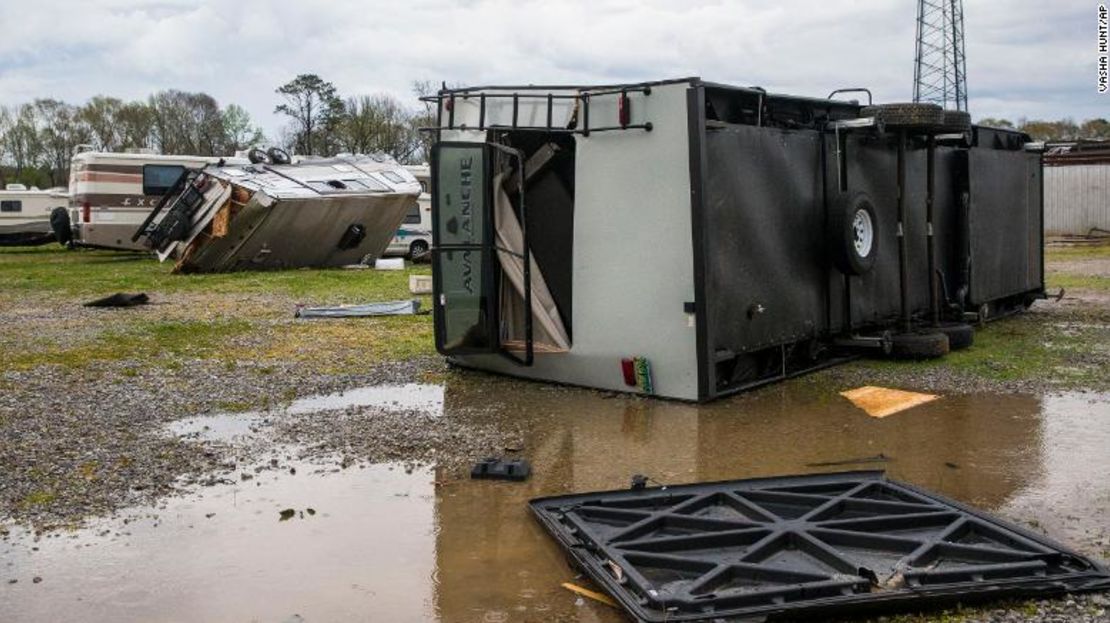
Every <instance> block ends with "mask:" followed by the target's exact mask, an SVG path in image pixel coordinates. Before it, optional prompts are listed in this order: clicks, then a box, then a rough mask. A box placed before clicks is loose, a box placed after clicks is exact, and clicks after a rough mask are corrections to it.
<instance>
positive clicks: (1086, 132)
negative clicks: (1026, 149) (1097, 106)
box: [977, 118, 1110, 142]
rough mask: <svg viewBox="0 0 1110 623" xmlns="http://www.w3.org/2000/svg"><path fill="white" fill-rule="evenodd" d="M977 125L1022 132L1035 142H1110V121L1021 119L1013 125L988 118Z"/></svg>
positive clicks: (1003, 120) (1008, 121) (1009, 122)
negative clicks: (1077, 121) (1079, 121)
mask: <svg viewBox="0 0 1110 623" xmlns="http://www.w3.org/2000/svg"><path fill="white" fill-rule="evenodd" d="M977 123H978V124H979V125H985V126H990V127H992V128H1010V129H1016V130H1020V131H1022V132H1025V133H1026V134H1028V135H1029V136H1031V137H1032V138H1033V140H1035V141H1049V142H1071V141H1110V121H1107V120H1106V119H1088V120H1086V121H1084V122H1082V123H1076V122H1075V121H1073V120H1072V119H1060V120H1058V121H1042V120H1028V119H1021V120H1020V121H1018V122H1017V123H1013V122H1012V121H1010V120H1008V119H994V118H986V119H980V120H979V121H977Z"/></svg>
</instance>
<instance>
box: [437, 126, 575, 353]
mask: <svg viewBox="0 0 1110 623" xmlns="http://www.w3.org/2000/svg"><path fill="white" fill-rule="evenodd" d="M524 167H525V159H524V154H523V153H522V152H521V151H519V150H516V149H513V148H509V147H505V146H503V145H498V144H493V143H486V144H480V143H440V144H437V145H436V147H435V149H434V150H433V153H432V179H433V191H432V202H433V210H432V231H433V248H432V271H433V276H434V279H433V283H434V287H435V290H434V291H435V314H436V315H435V324H436V327H435V328H436V349H437V350H439V352H441V353H443V354H445V355H465V354H480V353H500V354H502V355H504V356H506V357H508V358H510V359H512V360H514V361H516V362H518V363H521V364H523V365H531V364H532V362H533V357H534V354H535V352H536V351H537V350H539V351H540V352H545V353H559V352H566V351H567V350H568V349H569V347H570V340H569V335H568V332H567V330H566V327H565V326H564V324H563V322H562V318H561V317H560V314H559V310H558V307H557V305H556V304H555V301H554V298H553V296H552V293H551V290H550V288H549V287H548V285H547V282H546V281H545V280H544V277H543V272H542V270H541V269H540V266H539V265H538V264H537V262H536V258H535V256H534V255H533V254H532V250H531V247H530V246H529V243H528V224H527V219H528V206H527V205H526V201H525V193H524V184H525V181H524V179H525V175H524V173H523V172H524Z"/></svg>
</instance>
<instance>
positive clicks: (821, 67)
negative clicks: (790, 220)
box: [0, 0, 1110, 133]
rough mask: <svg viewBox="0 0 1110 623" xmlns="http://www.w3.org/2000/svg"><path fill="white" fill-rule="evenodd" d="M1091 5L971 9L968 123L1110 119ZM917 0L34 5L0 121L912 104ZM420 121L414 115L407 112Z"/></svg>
mask: <svg viewBox="0 0 1110 623" xmlns="http://www.w3.org/2000/svg"><path fill="white" fill-rule="evenodd" d="M1097 4H1098V2H1097V1H1095V0H1090V1H1088V0H1051V1H1049V0H966V2H965V11H966V17H965V20H966V30H967V35H966V37H967V56H968V91H969V93H970V98H971V102H970V108H971V112H972V114H973V115H974V116H975V117H976V118H982V117H988V116H990V117H998V116H1002V117H1007V118H1010V119H1014V120H1017V119H1020V118H1030V119H1032V118H1046V117H1047V118H1059V117H1063V116H1070V117H1073V118H1075V119H1076V120H1083V119H1086V118H1090V117H1095V116H1102V117H1107V116H1110V95H1101V96H1100V95H1097V94H1096V91H1095V79H1096V72H1095V62H1096V48H1095V11H1096V7H1097ZM915 7H916V2H915V0H856V1H851V0H812V1H810V0H794V1H790V0H780V1H778V2H773V1H765V0H759V1H756V0H732V1H728V0H719V1H710V0H669V1H657V0H545V1H538V0H537V1H533V0H489V1H486V0H449V1H448V0H408V1H407V2H385V1H381V0H334V1H329V0H317V1H311V0H310V1H305V0H296V1H284V0H281V1H279V0H273V1H264V0H227V1H221V0H79V1H77V0H34V1H32V2H16V1H14V0H3V2H0V24H3V29H2V34H0V104H8V105H10V104H18V103H22V102H25V101H29V100H31V99H34V98H36V97H54V98H60V99H64V100H66V101H69V102H72V103H81V102H83V101H85V100H86V99H88V98H89V97H91V96H93V95H96V94H107V95H113V96H116V97H121V98H125V99H134V98H144V97H146V96H147V95H148V94H150V93H151V92H154V91H158V90H161V89H169V88H176V89H182V90H188V91H205V92H208V93H210V94H211V95H213V96H215V97H216V99H217V100H219V101H220V103H221V104H227V103H238V104H241V105H243V106H245V107H246V108H247V109H248V110H249V111H250V112H251V114H252V115H253V116H254V117H255V119H256V121H258V122H259V123H260V124H261V125H262V126H263V127H264V128H265V129H266V130H267V131H268V132H270V133H274V132H275V130H276V129H277V128H278V127H280V126H281V125H282V124H283V121H282V120H281V119H280V118H278V117H276V116H275V115H274V114H273V108H274V106H275V104H277V102H278V96H277V95H276V94H274V88H275V87H277V86H278V85H280V84H282V83H284V82H286V81H288V80H289V79H291V78H292V77H294V76H295V75H296V74H298V73H306V72H313V73H318V74H320V75H321V76H322V77H323V78H325V79H327V80H330V81H332V82H334V83H335V84H336V86H337V87H338V88H339V91H340V93H341V94H342V95H344V96H348V95H357V94H371V93H379V92H386V93H391V94H393V95H396V96H398V97H402V98H405V99H406V100H410V101H412V100H413V98H412V94H411V84H412V82H413V81H414V80H418V79H427V80H432V81H434V82H436V83H437V84H438V83H439V81H442V80H446V81H448V82H451V83H463V84H483V83H484V84H489V83H499V84H509V83H530V82H531V83H548V84H551V83H593V82H601V83H612V82H617V81H639V80H654V79H662V78H672V77H681V76H701V77H703V78H705V79H707V80H713V81H718V82H727V83H733V84H740V85H758V86H762V87H765V88H767V89H769V90H773V91H779V92H787V93H792V94H799V95H817V96H824V95H826V94H827V93H828V92H829V91H830V90H832V89H834V88H837V87H842V86H859V85H862V86H869V87H871V88H872V89H873V90H874V92H875V94H876V97H877V98H878V99H880V100H883V101H896V100H900V101H904V100H907V99H909V98H910V97H911V95H912V82H913V52H914V49H913V48H914V45H913V44H914V41H913V39H914V17H915ZM413 103H415V101H413Z"/></svg>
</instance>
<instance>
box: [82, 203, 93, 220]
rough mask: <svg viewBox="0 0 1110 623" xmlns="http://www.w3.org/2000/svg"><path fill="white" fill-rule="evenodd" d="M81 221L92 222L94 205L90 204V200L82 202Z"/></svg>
mask: <svg viewBox="0 0 1110 623" xmlns="http://www.w3.org/2000/svg"><path fill="white" fill-rule="evenodd" d="M81 222H82V223H91V222H92V206H91V205H89V202H88V201H86V202H85V203H83V204H81Z"/></svg>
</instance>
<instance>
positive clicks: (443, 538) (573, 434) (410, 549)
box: [0, 375, 1110, 622]
mask: <svg viewBox="0 0 1110 623" xmlns="http://www.w3.org/2000/svg"><path fill="white" fill-rule="evenodd" d="M441 391H442V390H441ZM439 396H440V400H441V402H440V403H439V404H440V405H441V406H440V407H438V408H440V409H442V413H443V417H449V418H458V419H460V420H461V421H463V422H464V423H473V424H475V425H497V424H499V423H501V424H505V423H512V424H514V425H520V426H521V427H522V428H523V429H525V430H526V431H528V432H527V434H526V438H525V440H524V449H523V451H522V453H521V454H523V455H524V456H526V457H527V458H528V459H529V460H530V461H531V462H532V464H533V466H534V476H533V478H532V480H530V481H528V482H526V483H502V482H488V481H470V480H469V479H467V478H466V474H465V473H462V472H460V471H451V470H446V469H443V468H434V469H431V468H429V469H427V470H416V471H415V472H413V473H411V474H410V473H405V472H404V471H403V470H401V469H391V468H390V467H389V466H374V467H371V468H369V469H366V470H358V469H353V468H352V469H348V470H342V471H338V470H337V471H335V472H332V471H329V470H323V471H319V470H318V471H317V472H316V473H312V468H310V467H308V466H299V467H298V470H297V473H298V475H296V476H291V475H289V474H288V470H286V469H281V470H275V471H274V472H272V473H271V472H266V473H265V474H264V475H263V477H260V478H258V479H257V482H256V481H249V482H241V483H236V484H235V485H226V486H220V487H214V488H211V489H203V490H201V491H200V492H198V493H197V494H194V495H190V496H187V497H185V498H179V499H174V500H169V501H168V502H167V508H166V510H163V511H158V513H159V517H158V519H153V518H150V517H148V516H147V514H149V513H150V512H151V509H137V510H136V511H135V513H133V514H132V515H133V516H135V517H137V519H136V520H135V521H130V522H128V523H124V520H123V519H115V520H105V521H102V522H100V523H99V524H97V525H95V526H93V527H91V528H89V529H87V530H81V531H79V532H77V533H75V534H74V535H72V537H73V538H69V536H70V535H63V536H62V537H61V538H47V539H42V540H41V541H39V542H37V543H36V542H34V541H32V540H31V539H30V537H28V536H27V535H23V534H16V535H15V536H13V538H12V539H10V540H9V542H7V543H5V544H4V545H3V546H2V548H0V561H2V565H0V574H3V575H0V620H4V621H23V620H43V619H58V618H62V619H66V618H81V619H84V620H120V619H141V620H153V621H157V620H206V621H208V620H210V621H220V620H260V621H281V620H287V619H290V617H292V616H293V615H298V616H300V617H303V619H304V620H305V621H325V620H347V619H363V620H382V621H423V620H428V619H430V618H431V619H438V620H440V621H446V622H455V621H481V622H488V621H548V620H565V621H619V620H623V619H622V618H621V616H620V615H619V613H617V612H616V611H613V610H611V609H609V608H608V607H606V606H602V605H598V604H595V603H593V602H591V601H585V602H582V603H581V604H577V605H576V601H578V600H577V598H576V597H575V596H574V595H571V594H570V593H568V592H566V591H565V590H564V589H562V588H561V587H560V584H561V583H562V582H565V581H569V580H573V578H574V573H573V572H572V571H571V570H570V569H569V567H568V566H567V565H566V563H565V561H564V557H563V554H562V552H561V551H560V550H559V549H558V548H557V547H556V546H555V545H554V544H553V543H552V542H551V541H550V539H549V538H548V537H547V536H546V535H545V534H544V533H543V532H542V530H541V529H540V528H539V526H538V525H537V524H536V523H535V521H534V520H533V519H532V518H531V516H530V515H529V513H528V510H527V507H526V502H527V501H528V500H529V499H530V498H533V497H538V496H544V495H556V494H561V493H569V492H582V491H591V490H599V489H620V488H625V487H627V486H628V483H629V478H630V476H631V475H632V474H634V473H642V474H647V475H650V476H651V477H653V478H654V479H656V480H658V481H661V482H664V483H682V482H691V481H701V480H722V479H732V478H747V477H757V476H770V475H782V474H792V473H806V472H819V471H840V470H846V469H853V468H856V466H854V465H842V466H835V467H830V466H824V467H821V466H815V465H814V464H817V463H839V462H843V461H845V460H850V459H856V458H864V457H874V456H877V455H880V454H881V455H883V456H884V457H887V459H888V460H887V461H886V462H885V463H881V464H877V465H876V464H874V463H865V464H860V465H859V466H858V468H861V469H871V468H875V467H880V468H885V469H887V470H888V472H890V473H891V475H892V476H894V477H896V478H899V479H902V480H906V481H909V482H911V483H914V484H917V485H921V486H924V487H927V488H930V489H933V490H936V491H938V492H941V493H944V494H947V495H949V496H951V497H954V498H956V499H958V500H961V501H965V502H969V503H972V504H975V505H978V506H981V507H984V508H987V509H991V510H999V511H1001V512H1003V513H1005V514H1006V515H1008V516H1009V517H1011V518H1014V519H1017V520H1020V521H1026V522H1028V521H1030V520H1034V519H1036V520H1038V521H1039V522H1040V523H1041V524H1042V525H1043V527H1044V528H1045V529H1047V531H1048V532H1049V534H1050V535H1052V536H1054V537H1057V538H1060V539H1063V540H1065V541H1070V542H1071V543H1072V544H1073V545H1079V546H1081V547H1083V548H1084V549H1086V550H1087V551H1091V549H1092V548H1094V549H1095V551H1098V548H1099V547H1104V546H1100V545H1099V543H1103V542H1105V538H1106V534H1105V531H1106V527H1105V526H1103V525H1102V524H1103V523H1104V522H1103V521H1102V519H1101V518H1102V517H1103V516H1104V512H1105V509H1106V508H1107V506H1108V504H1110V483H1107V482H1106V481H1105V478H1104V477H1103V476H1104V475H1105V474H1106V473H1107V471H1108V469H1107V468H1108V467H1110V456H1108V453H1107V452H1106V448H1107V447H1110V395H1102V396H1093V397H1091V396H1087V397H1084V396H1079V395H1065V396H1056V397H1047V398H1044V399H1042V398H1039V397H1028V396H997V395H983V396H976V395H972V396H947V397H944V398H942V399H941V400H938V401H936V402H933V403H930V404H927V405H923V406H920V407H917V408H914V409H911V410H909V411H905V412H903V413H899V414H897V415H894V416H891V417H888V418H883V419H876V418H872V417H869V416H868V415H867V414H865V413H864V412H862V411H860V410H858V409H856V408H855V407H854V406H852V405H851V403H849V402H848V401H847V400H845V399H843V398H841V397H840V396H838V395H837V394H836V393H835V391H833V390H830V389H828V388H822V387H819V386H817V385H814V384H810V383H805V382H795V383H790V384H783V385H779V386H777V387H772V388H768V389H765V390H763V391H760V392H757V393H755V394H750V395H746V396H741V397H738V398H736V399H733V400H728V401H724V402H719V403H715V404H711V405H707V406H695V405H688V404H679V403H672V402H657V401H650V400H640V399H635V398H627V397H607V396H606V395H604V394H599V393H596V392H588V391H578V390H566V389H554V388H550V387H545V386H541V385H535V384H520V383H515V382H512V381H508V380H504V379H490V378H489V377H486V376H471V375H463V376H462V377H461V380H459V379H453V380H452V382H451V384H450V385H449V386H448V387H447V389H446V392H445V393H443V394H439ZM360 400H361V399H360ZM435 401H436V399H435V397H434V396H433V397H432V399H431V402H432V403H435ZM302 404H305V405H307V404H313V403H312V402H311V401H306V402H304V403H302ZM317 404H318V403H317ZM363 404H366V403H363ZM298 408H302V407H298ZM303 408H307V407H303ZM283 467H284V466H283ZM310 507H311V508H313V509H314V510H316V511H317V514H315V515H308V514H306V515H305V516H304V517H303V518H302V517H301V516H300V512H301V511H303V510H304V509H307V508H310ZM285 508H292V509H294V510H296V511H297V515H296V516H295V517H294V518H293V519H291V520H289V521H286V522H280V521H278V517H279V512H280V511H281V510H282V509H285ZM211 513H215V515H211V516H209V515H210V514H211ZM1069 517H1071V518H1073V519H1069ZM155 522H157V523H158V527H154V525H153V524H154V523H155ZM103 530H108V532H107V533H103ZM117 533H118V536H117ZM1092 539H1093V540H1092ZM1098 539H1103V541H1098ZM33 546H37V547H39V548H40V551H37V552H33V551H31V550H30V548H31V547H33ZM35 575H40V576H42V577H43V578H44V581H43V582H42V583H41V584H32V583H31V582H30V578H31V577H33V576H35ZM9 577H13V578H15V577H18V578H19V579H20V582H19V583H18V584H15V585H6V584H3V582H5V581H6V580H7V579H8V578H9Z"/></svg>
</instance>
